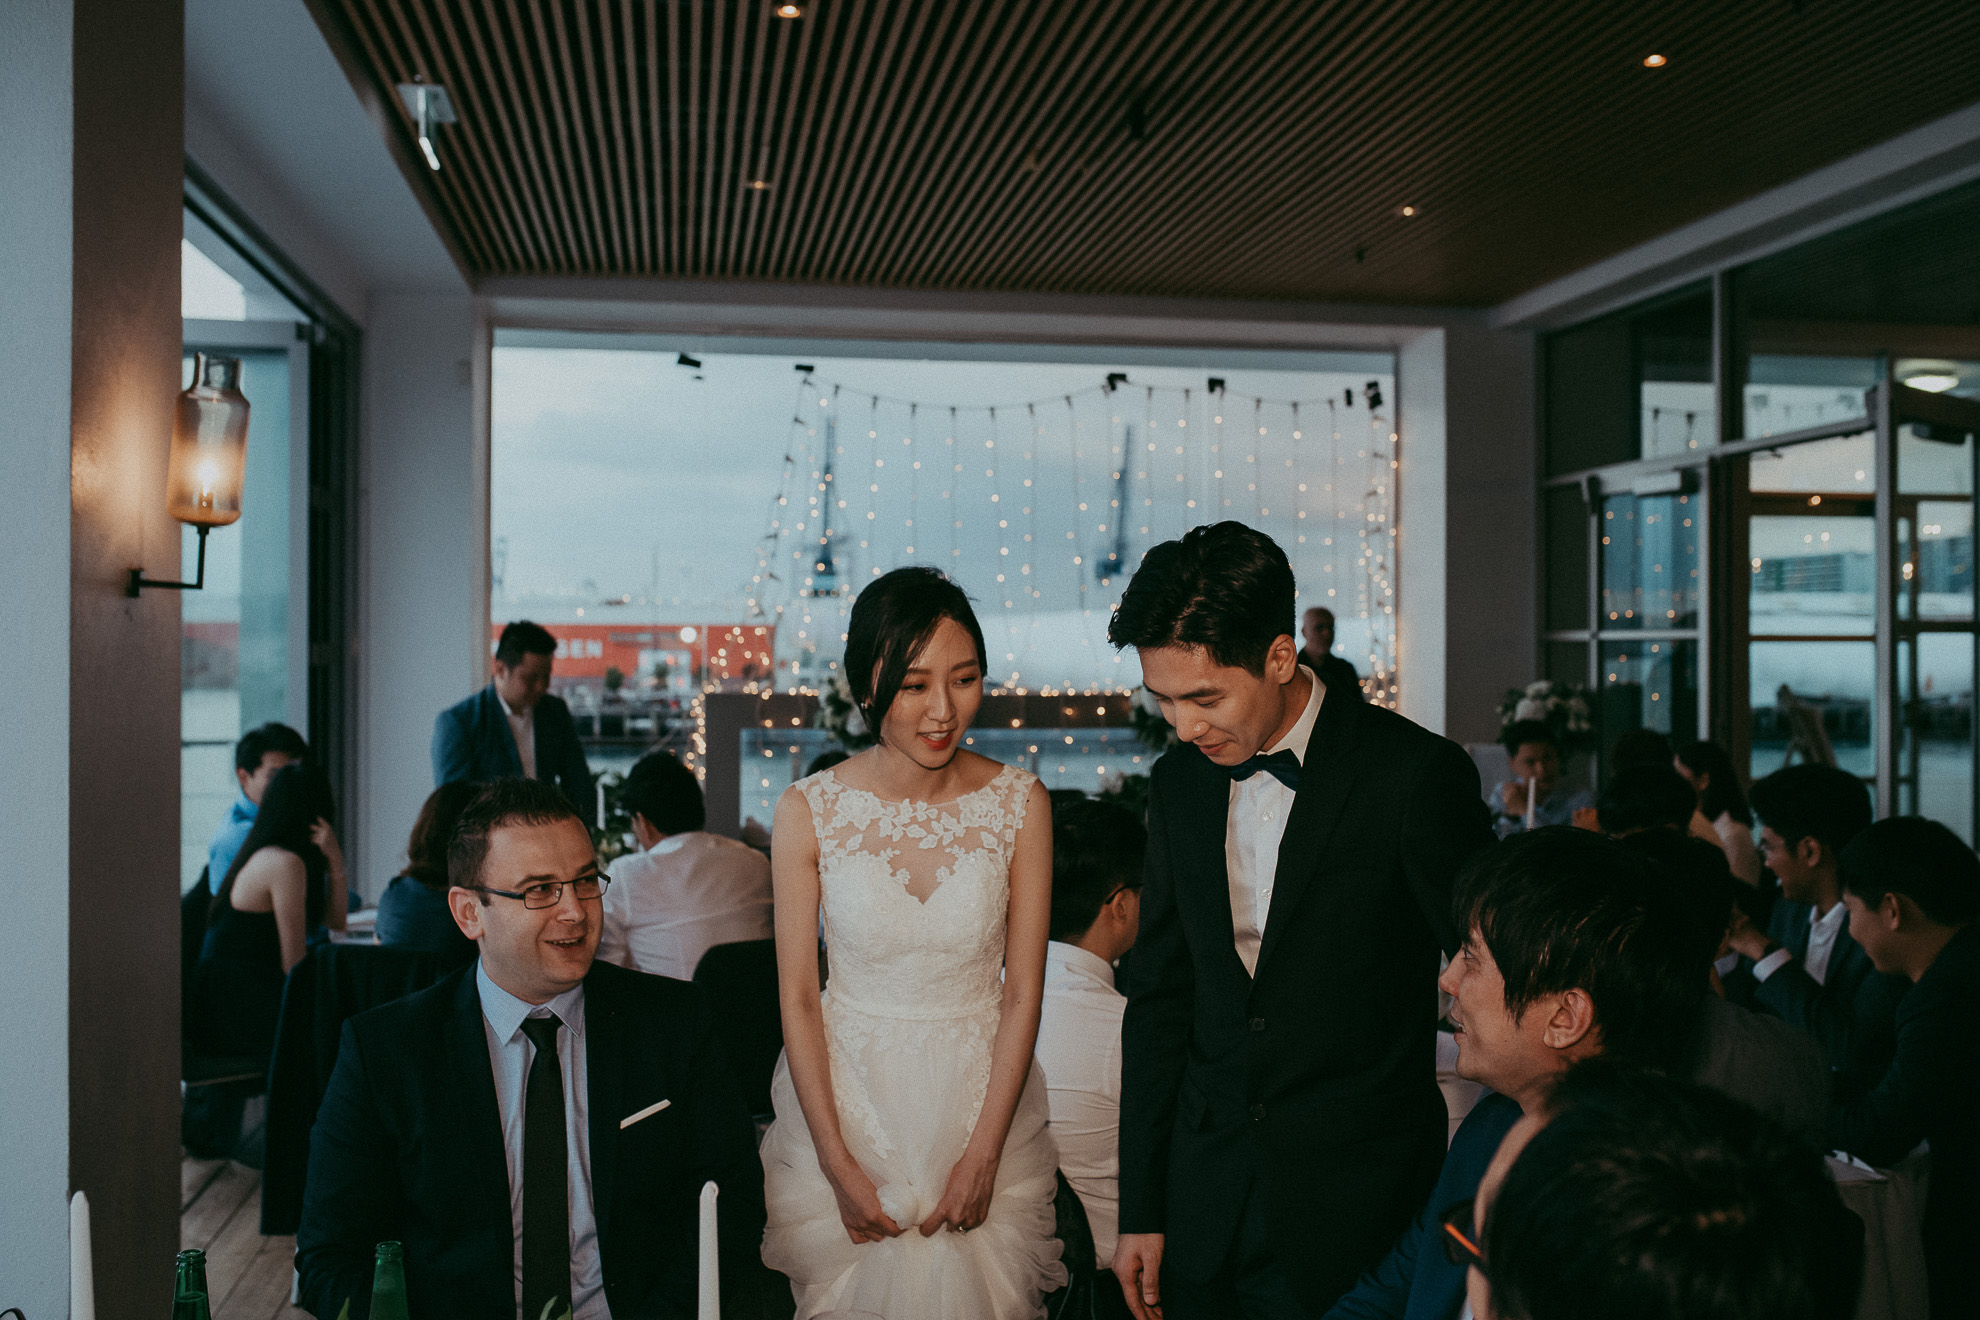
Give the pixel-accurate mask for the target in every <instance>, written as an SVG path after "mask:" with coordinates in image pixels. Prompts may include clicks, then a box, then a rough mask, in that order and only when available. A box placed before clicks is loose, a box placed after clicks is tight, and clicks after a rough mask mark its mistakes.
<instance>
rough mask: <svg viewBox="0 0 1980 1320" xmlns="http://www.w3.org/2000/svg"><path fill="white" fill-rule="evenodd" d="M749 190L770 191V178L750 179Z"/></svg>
mask: <svg viewBox="0 0 1980 1320" xmlns="http://www.w3.org/2000/svg"><path fill="white" fill-rule="evenodd" d="M749 190H750V191H751V192H769V191H770V180H768V179H751V180H750V181H749Z"/></svg>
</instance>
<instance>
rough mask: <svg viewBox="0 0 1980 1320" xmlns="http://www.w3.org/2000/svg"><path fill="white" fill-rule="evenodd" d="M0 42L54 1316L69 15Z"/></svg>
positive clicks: (40, 1271)
mask: <svg viewBox="0 0 1980 1320" xmlns="http://www.w3.org/2000/svg"><path fill="white" fill-rule="evenodd" d="M0 31H5V32H6V34H7V39H6V40H5V41H4V42H0V124H5V125H6V126H7V130H6V132H4V133H0V178H4V179H8V180H11V183H10V184H9V186H8V187H7V188H6V189H5V190H0V288H5V289H6V290H7V297H6V299H5V301H4V302H0V362H5V363H6V364H7V369H6V371H4V372H0V416H4V417H5V418H6V419H7V425H6V426H5V427H4V428H0V490H5V491H6V492H7V516H6V517H4V518H0V564H5V565H6V571H5V572H0V618H7V619H11V620H15V621H16V622H17V623H18V624H20V625H24V626H25V628H26V633H25V635H26V636H27V637H29V638H31V639H32V644H31V645H26V646H18V647H14V648H12V654H11V656H10V657H9V660H8V669H9V685H10V686H11V687H12V688H13V691H14V699H13V700H12V701H10V702H9V703H8V706H9V710H8V714H7V735H6V747H7V754H6V755H5V756H0V856H4V857H5V858H6V865H5V866H4V867H0V902H4V904H5V906H6V910H7V914H8V915H7V919H6V920H5V921H0V1002H4V1003H6V1004H7V1005H8V1009H9V1011H8V1012H6V1013H4V1014H0V1060H4V1061H5V1063H4V1066H0V1132H4V1134H5V1136H4V1139H0V1307H6V1306H19V1307H21V1308H22V1310H24V1311H25V1312H26V1313H27V1314H28V1315H30V1316H34V1317H37V1318H39V1317H44V1316H61V1315H66V1314H67V1313H68V1290H69V1278H68V1268H67V1262H68V1241H69V1223H68V1215H67V1209H66V1205H65V1202H66V1199H67V1196H68V1190H69V1158H68V1157H69V905H68V887H67V885H66V884H65V883H64V879H65V877H66V876H67V875H68V873H69V388H70V385H69V371H70V334H71V325H70V321H71V306H72V303H71V287H70V279H71V270H72V246H71V243H72V226H71V198H72V197H73V195H74V190H73V172H72V163H71V149H72V144H73V135H74V104H73V101H72V99H71V88H70V76H71V73H72V71H73V67H74V58H73V55H72V44H73V28H72V21H71V16H70V7H69V6H68V5H67V4H49V3H44V2H39V0H0ZM29 185H31V186H29Z"/></svg>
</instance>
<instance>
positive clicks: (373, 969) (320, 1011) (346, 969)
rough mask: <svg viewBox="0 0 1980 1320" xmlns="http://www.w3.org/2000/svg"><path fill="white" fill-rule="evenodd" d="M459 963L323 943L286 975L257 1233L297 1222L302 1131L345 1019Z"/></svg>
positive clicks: (309, 1123) (305, 1152)
mask: <svg viewBox="0 0 1980 1320" xmlns="http://www.w3.org/2000/svg"><path fill="white" fill-rule="evenodd" d="M458 966H459V960H458V959H450V958H448V957H447V956H446V955H444V954H437V953H412V952H409V951H407V950H405V949H388V948H384V947H381V946H379V945H376V944H322V945H318V946H317V947H316V948H314V949H311V950H310V951H309V952H308V953H307V954H305V955H304V956H303V960H302V961H301V962H299V963H297V964H296V965H295V968H294V970H292V971H291V972H290V973H289V979H288V983H287V985H286V986H285V987H284V988H283V991H282V1015H281V1017H280V1019H278V1020H277V1022H276V1025H275V1053H274V1058H273V1060H272V1061H271V1063H270V1064H269V1068H268V1142H267V1151H266V1153H265V1155H264V1157H263V1163H262V1170H261V1231H262V1233H263V1234H265V1235H267V1236H270V1237H276V1236H285V1235H289V1234H293V1233H294V1232H295V1231H296V1229H297V1227H298V1226H299V1225H300V1223H301V1222H302V1205H303V1179H304V1175H305V1174H306V1173H307V1172H308V1169H309V1130H310V1128H311V1127H313V1126H315V1123H316V1110H317V1106H318V1105H319V1104H321V1103H322V1101H323V1092H324V1090H325V1089H326V1088H327V1087H328V1086H329V1085H330V1074H331V1072H332V1071H333V1070H334V1069H335V1068H336V1066H337V1046H338V1043H339V1042H340V1041H341V1040H342V1039H343V1034H344V1022H345V1020H346V1019H348V1018H352V1017H355V1016H356V1015H357V1014H359V1013H362V1012H364V1011H365V1010H366V1009H368V1008H376V1007H377V1006H378V1005H380V1004H389V1003H391V1002H392V1001H393V1000H395V999H403V998H404V997H405V996H407V995H409V994H413V993H414V992H416V991H419V990H424V989H425V988H426V987H428V986H430V985H432V984H433V983H434V982H435V981H438V980H439V979H440V978H441V977H442V976H445V975H446V974H447V973H448V972H450V971H453V970H455V968H456V967H458Z"/></svg>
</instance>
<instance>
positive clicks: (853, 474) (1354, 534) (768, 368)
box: [491, 347, 1393, 670]
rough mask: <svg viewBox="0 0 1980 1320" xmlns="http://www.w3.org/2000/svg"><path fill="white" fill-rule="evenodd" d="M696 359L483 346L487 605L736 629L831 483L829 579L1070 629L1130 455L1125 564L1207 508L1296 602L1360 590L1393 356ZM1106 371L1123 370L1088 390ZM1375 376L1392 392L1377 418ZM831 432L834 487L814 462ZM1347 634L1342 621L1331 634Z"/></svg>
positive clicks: (1386, 491)
mask: <svg viewBox="0 0 1980 1320" xmlns="http://www.w3.org/2000/svg"><path fill="white" fill-rule="evenodd" d="M700 361H701V367H700V368H699V370H694V369H691V368H687V367H683V366H680V365H677V364H676V362H675V359H674V356H673V355H672V354H671V353H667V354H662V353H657V352H649V351H605V350H591V349H581V350H580V349H561V348H560V349H543V348H513V347H500V348H497V349H496V350H495V355H494V401H493V402H494V409H493V427H492V430H493V466H492V471H491V505H492V509H491V512H492V522H491V534H492V535H493V536H494V537H495V538H496V559H497V566H498V569H499V570H500V572H501V574H502V578H503V595H502V597H501V598H498V599H497V600H496V601H495V602H494V609H495V616H496V617H497V618H503V617H511V616H514V615H516V614H519V613H522V612H524V611H528V612H531V613H533V614H534V615H535V616H536V617H540V618H550V617H561V618H572V617H574V615H575V611H576V610H577V609H580V608H583V609H586V610H587V614H586V616H585V617H587V618H598V617H600V606H599V602H600V601H602V600H604V599H606V598H610V597H617V596H621V595H626V596H631V597H633V598H634V604H633V605H632V606H630V607H621V608H617V609H612V610H610V611H608V612H609V614H610V616H611V617H615V618H618V617H632V616H633V615H635V614H636V615H637V616H638V617H642V618H653V619H662V620H668V619H671V620H678V621H688V620H702V621H708V622H715V621H737V620H741V619H743V618H745V617H747V616H748V614H749V610H750V604H749V602H750V601H751V600H752V599H753V598H755V599H760V600H761V601H762V603H763V608H764V609H765V610H766V611H767V612H769V613H770V614H772V615H773V616H774V615H775V614H776V611H777V607H778V606H779V605H791V604H795V603H797V601H798V598H797V597H796V596H795V595H794V589H795V588H796V587H797V586H799V585H801V582H800V579H801V578H802V576H803V575H804V574H805V573H806V572H807V571H808V566H809V564H810V562H811V557H812V555H813V554H814V553H815V551H816V544H817V543H816V537H817V535H818V534H819V532H820V530H821V528H820V518H819V517H818V513H819V512H820V509H819V508H815V507H814V506H813V505H812V504H811V502H810V501H811V500H812V499H813V498H814V497H819V498H829V501H830V506H829V513H830V516H831V530H832V531H833V532H834V533H835V538H836V539H835V546H836V547H837V556H836V559H837V565H838V568H839V571H840V573H841V576H842V580H845V581H847V582H848V583H850V584H853V585H855V586H856V585H857V583H859V582H861V581H867V580H870V579H871V577H872V576H873V575H874V570H875V569H879V570H880V571H885V570H886V569H889V568H893V567H897V566H899V565H902V564H907V563H928V564H935V565H938V566H941V567H943V568H944V569H946V570H948V571H949V572H950V573H951V574H952V575H953V576H954V577H956V578H957V579H958V580H959V581H960V582H961V583H962V585H963V586H964V588H965V589H966V590H968V591H969V592H970V594H971V595H972V596H973V597H975V598H976V600H977V602H978V606H979V611H980V612H981V613H982V614H983V616H984V623H985V626H986V630H987V631H991V632H998V631H1000V630H999V628H998V626H997V621H996V616H998V615H1000V614H1001V615H1003V616H1004V620H1003V623H1004V628H1003V631H1009V630H1012V629H1017V630H1020V631H1023V632H1025V633H1027V634H1031V633H1038V632H1040V631H1041V630H1042V631H1044V632H1051V631H1053V630H1054V629H1055V628H1056V629H1058V630H1060V631H1064V630H1065V629H1066V628H1067V627H1071V629H1072V631H1074V632H1082V631H1084V629H1082V628H1080V627H1079V626H1078V625H1077V624H1072V623H1071V622H1070V621H1072V620H1077V619H1079V618H1081V617H1082V615H1084V617H1086V618H1089V619H1090V618H1092V617H1094V616H1095V615H1096V614H1097V616H1098V617H1099V618H1101V619H1104V617H1105V613H1106V610H1107V608H1108V607H1109V606H1110V605H1111V604H1112V603H1113V601H1114V600H1116V599H1118V595H1119V589H1120V586H1121V583H1120V581H1119V580H1118V579H1115V580H1114V581H1113V582H1112V583H1111V584H1110V585H1109V586H1106V587H1103V586H1102V585H1101V584H1100V583H1099V582H1098V581H1097V577H1096V572H1095V568H1096V564H1097V563H1098V562H1099V561H1101V560H1102V559H1103V558H1104V557H1105V556H1106V555H1107V554H1108V553H1109V552H1110V551H1111V550H1112V549H1113V546H1114V538H1115V536H1116V534H1117V520H1116V519H1115V518H1114V516H1113V513H1112V501H1113V500H1114V499H1115V498H1116V496H1117V494H1118V491H1117V483H1116V481H1115V479H1114V474H1115V473H1116V472H1118V471H1122V470H1123V469H1122V468H1121V466H1120V455H1121V453H1122V451H1123V449H1124V448H1125V449H1127V450H1128V451H1129V452H1131V455H1132V459H1133V461H1132V462H1131V463H1130V464H1129V465H1128V467H1127V468H1126V469H1125V471H1126V472H1127V506H1128V513H1129V515H1130V516H1129V517H1127V518H1126V519H1124V520H1120V521H1123V522H1124V523H1125V528H1126V543H1127V550H1128V560H1127V562H1129V563H1130V564H1132V563H1134V562H1136V561H1138V559H1139V557H1140V555H1141V553H1142V552H1143V551H1145V550H1146V549H1147V548H1148V547H1149V546H1150V545H1153V544H1155V543H1156V542H1157V541H1161V540H1165V539H1168V538H1171V537H1174V536H1176V535H1179V534H1180V533H1181V532H1183V531H1184V530H1186V529H1187V528H1189V527H1191V526H1194V525H1196V524H1198V523H1201V522H1208V521H1213V520H1214V519H1215V518H1216V517H1218V516H1220V511H1221V516H1230V517H1238V518H1241V519H1242V520H1243V521H1246V522H1249V523H1252V524H1254V525H1258V526H1262V527H1264V528H1265V529H1266V530H1267V531H1268V532H1270V533H1271V534H1272V535H1273V536H1274V537H1275V538H1276V539H1277V540H1278V541H1279V542H1280V544H1282V545H1284V546H1285V547H1286V549H1287V551H1288V553H1289V554H1290V555H1291V556H1292V557H1293V561H1294V566H1295V570H1296V571H1297V572H1298V574H1299V576H1300V580H1301V594H1302V599H1303V603H1325V604H1329V605H1332V606H1333V607H1334V608H1335V610H1336V612H1337V613H1340V614H1342V616H1343V622H1344V624H1346V623H1347V622H1348V621H1349V619H1351V618H1355V617H1358V615H1359V611H1360V610H1361V609H1363V608H1367V607H1368V605H1369V602H1368V600H1367V593H1368V587H1367V584H1366V580H1365V578H1366V575H1365V573H1364V572H1363V570H1362V569H1361V567H1360V566H1359V565H1358V563H1357V559H1358V557H1359V555H1360V554H1361V538H1360V535H1359V533H1360V531H1361V527H1362V519H1363V518H1364V516H1365V515H1364V513H1363V507H1364V497H1365V496H1366V495H1367V494H1368V492H1369V491H1371V490H1373V489H1375V488H1376V487H1377V486H1378V485H1379V486H1380V487H1382V491H1381V493H1380V495H1379V497H1378V500H1379V502H1380V504H1381V505H1382V507H1383V508H1384V509H1386V507H1387V505H1388V501H1389V499H1390V497H1391V494H1392V484H1391V480H1390V478H1391V473H1390V469H1389V463H1388V459H1389V457H1390V453H1391V450H1390V447H1389V433H1390V429H1391V424H1390V421H1389V418H1390V417H1392V416H1393V411H1392V407H1391V405H1392V402H1393V386H1392V382H1391V380H1390V378H1389V377H1388V376H1387V375H1386V374H1383V375H1381V376H1379V377H1375V376H1371V374H1370V373H1368V372H1367V371H1365V370H1360V371H1354V372H1353V373H1351V374H1349V373H1345V372H1343V373H1315V372H1297V373H1295V372H1267V371H1214V372H1213V371H1205V370H1202V369H1180V368H1150V367H1130V368H1119V367H1110V366H1107V365H1105V364H1095V365H1091V366H1084V365H1076V366H1068V365H1065V364H1014V363H973V362H944V361H906V360H864V359H844V358H840V359H828V358H807V359H805V361H807V362H808V363H809V364H810V365H812V366H813V367H814V368H815V370H814V373H813V375H812V377H811V378H810V381H809V384H806V383H805V377H803V376H802V375H801V374H800V373H799V372H797V371H796V370H795V369H794V361H793V360H792V359H788V358H781V357H763V356H753V355H740V354H733V355H715V354H704V355H701V358H700ZM1117 370H1118V371H1125V372H1126V375H1127V381H1126V383H1124V384H1122V385H1120V386H1119V387H1118V388H1117V389H1115V390H1114V391H1113V392H1111V393H1109V392H1106V391H1105V390H1103V389H1100V388H1097V387H1100V386H1101V385H1102V384H1103V382H1104V381H1105V380H1106V377H1107V374H1108V373H1109V372H1110V371H1117ZM1212 375H1216V376H1219V377H1221V378H1222V379H1223V380H1224V382H1225V393H1224V396H1223V398H1222V399H1221V401H1219V400H1217V399H1214V398H1212V397H1210V396H1209V395H1208V394H1207V391H1206V384H1207V381H1208V378H1209V377H1210V376H1212ZM1371 379H1376V380H1378V381H1379V391H1380V397H1381V399H1382V406H1381V407H1380V408H1378V409H1376V410H1375V411H1374V412H1373V413H1371V411H1370V409H1369V407H1368V404H1367V397H1366V386H1367V384H1368V382H1369V381H1370V380H1371ZM1184 391H1188V392H1189V393H1188V395H1187V397H1185V394H1184ZM1349 392H1352V396H1353V402H1352V405H1351V406H1350V405H1349V404H1348V402H1347V395H1348V393H1349ZM876 395H877V396H879V402H878V403H877V404H876V403H875V402H874V397H875V396H876ZM1068 395H1070V396H1071V402H1070V403H1068V401H1067V396H1068ZM1258 397H1262V398H1263V399H1265V400H1267V401H1268V402H1265V403H1262V404H1260V403H1258V402H1256V398H1258ZM910 401H912V402H913V403H914V404H916V405H917V406H915V407H913V408H910V406H909V405H910ZM1294 401H1297V402H1299V405H1300V407H1299V412H1298V426H1297V429H1298V430H1299V432H1300V435H1299V437H1298V438H1297V439H1295V438H1294V436H1293V431H1294V430H1295V421H1294V410H1293V408H1292V407H1291V404H1292V403H1293V402H1294ZM1027 404H1033V405H1035V406H1034V407H1029V408H1028V407H1026V406H1025V405H1027ZM993 406H994V407H996V409H997V412H996V416H995V420H994V421H993V420H992V418H991V416H990V414H989V412H988V411H987V410H988V409H989V408H991V407H993ZM952 407H953V408H955V409H956V410H957V411H956V412H955V413H954V415H953V419H952V417H951V413H950V409H951V408H952ZM1220 417H1221V419H1222V420H1221V423H1220V422H1219V421H1218V418H1220ZM1151 422H1152V423H1153V425H1152V426H1151V425H1150V423H1151ZM1261 427H1262V428H1263V430H1264V432H1265V433H1264V434H1262V435H1261V434H1259V430H1260V428H1261ZM1336 433H1338V435H1339V437H1340V438H1339V439H1338V440H1337V439H1336V438H1335V436H1336ZM828 436H829V437H831V438H832V439H833V448H834V451H835V452H834V453H833V454H832V455H831V458H832V466H833V473H834V480H833V483H832V489H831V492H830V495H829V497H826V496H821V494H820V492H819V490H818V487H819V485H820V484H821V483H820V481H819V480H818V478H817V477H816V476H814V474H817V473H821V472H822V470H823V462H824V459H825V457H826V452H825V451H826V446H827V438H828ZM1371 441H1372V442H1373V443H1371ZM1151 445H1152V446H1153V448H1152V449H1151V448H1150V446H1151ZM1178 450H1180V451H1181V452H1180V453H1179V452H1177V451H1178ZM1213 451H1214V452H1213ZM917 463H918V464H919V465H920V466H919V467H918V468H917V466H916V464H917ZM958 469H960V470H958ZM1219 472H1221V473H1222V474H1223V475H1222V477H1221V479H1220V478H1219V477H1218V475H1217V474H1218V473H1219ZM1027 481H1030V482H1032V483H1035V484H1033V485H1030V486H1027V485H1026V484H1025V483H1026V482H1027ZM1302 485H1304V486H1305V487H1306V489H1304V490H1301V489H1300V487H1301V486H1302ZM1254 486H1255V489H1254ZM876 487H877V489H875V488H876ZM945 492H946V494H945ZM780 495H781V496H782V498H783V499H784V500H785V503H784V504H783V505H782V506H778V505H777V503H776V501H777V499H778V498H779V496H780ZM993 496H994V497H995V498H994V499H993V498H992V497H993ZM841 500H843V501H844V502H845V507H844V508H843V509H841V508H839V507H838V503H839V501H841ZM1192 502H1193V503H1192ZM1224 502H1227V503H1224ZM1082 503H1083V504H1085V505H1086V506H1087V507H1086V508H1085V509H1084V510H1082V509H1081V508H1080V507H1079V506H1080V505H1081V504H1082ZM1261 511H1262V512H1261ZM1302 515H1304V516H1302ZM773 519H774V520H775V521H776V523H777V524H778V526H777V527H775V528H773V527H772V521H773ZM956 524H960V525H959V526H958V525H956ZM1103 527H1104V528H1105V530H1104V531H1103V530H1102V528H1103ZM800 528H801V529H802V530H800ZM1069 533H1070V535H1069ZM1302 536H1303V537H1305V538H1306V540H1305V542H1304V543H1302V542H1301V540H1300V538H1301V537H1302ZM1027 537H1030V538H1031V539H1030V540H1029V541H1027V539H1026V538H1027ZM1330 538H1331V541H1332V543H1331V544H1329V539H1330ZM794 556H795V557H794ZM1075 556H1077V557H1078V558H1079V560H1080V561H1081V562H1080V563H1077V564H1075V562H1074V558H1075ZM1027 566H1028V567H1029V572H1026V571H1025V569H1026V567H1027ZM1000 573H1001V574H1002V575H1003V579H1004V580H1003V581H1002V582H999V581H998V580H997V578H998V575H999V574H1000ZM773 574H774V578H771V575H773ZM758 579H771V580H765V581H759V580H758ZM1329 591H1332V592H1334V593H1336V594H1335V595H1333V596H1332V597H1329V595H1328V594H1327V593H1328V592H1329ZM759 592H760V593H762V594H761V595H760V596H758V595H757V593H759ZM649 602H650V603H649ZM1006 602H1008V604H1007V603H1006ZM814 604H815V603H814ZM1379 605H1380V602H1379V600H1378V601H1377V602H1376V605H1375V609H1376V611H1377V612H1379ZM1040 620H1043V623H1042V624H1041V623H1040V622H1039V621H1040ZM784 624H785V626H784V628H783V629H782V632H783V633H784V636H785V639H788V640H792V641H794V637H793V636H792V635H793V634H794V633H795V632H796V631H798V630H799V629H800V628H805V630H806V631H808V632H809V633H811V634H812V639H813V640H815V641H819V642H822V643H824V644H826V645H827V646H830V645H831V644H832V643H834V642H836V630H835V628H834V627H833V626H832V623H831V621H830V620H828V619H826V618H824V617H819V618H817V619H816V620H815V621H814V623H813V624H812V625H811V626H810V627H808V628H806V626H805V625H804V624H803V623H802V622H801V621H800V620H797V619H786V620H785V621H784ZM1354 631H1358V630H1356V629H1353V628H1352V627H1344V629H1343V634H1344V635H1343V641H1346V640H1347V634H1348V633H1349V632H1354ZM779 649H780V651H782V650H784V649H785V648H784V647H783V646H781V645H780V648H779ZM1363 668H1364V670H1365V669H1366V666H1365V665H1364V666H1363Z"/></svg>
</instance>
